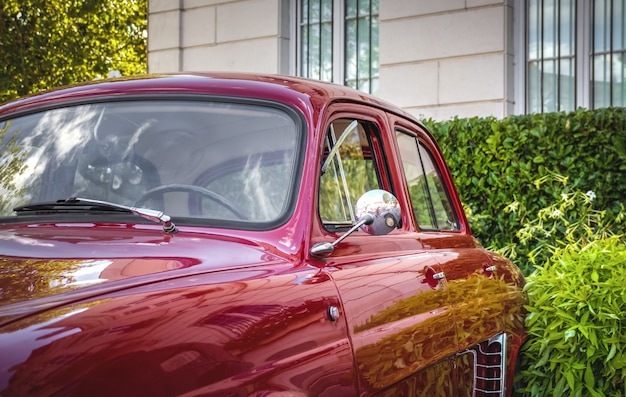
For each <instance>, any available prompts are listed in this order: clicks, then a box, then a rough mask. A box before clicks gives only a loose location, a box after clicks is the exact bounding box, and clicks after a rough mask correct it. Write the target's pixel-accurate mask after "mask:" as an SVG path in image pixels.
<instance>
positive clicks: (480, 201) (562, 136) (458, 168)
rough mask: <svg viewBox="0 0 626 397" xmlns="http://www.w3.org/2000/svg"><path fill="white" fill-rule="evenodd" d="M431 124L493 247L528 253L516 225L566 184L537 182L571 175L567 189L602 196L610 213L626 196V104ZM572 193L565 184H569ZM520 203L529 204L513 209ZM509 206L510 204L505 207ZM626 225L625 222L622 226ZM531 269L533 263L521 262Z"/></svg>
mask: <svg viewBox="0 0 626 397" xmlns="http://www.w3.org/2000/svg"><path fill="white" fill-rule="evenodd" d="M425 124H426V125H427V127H428V128H429V129H430V130H431V132H432V133H433V135H434V136H435V138H436V139H437V141H438V142H439V144H440V146H441V148H442V151H443V153H444V156H445V158H446V160H447V162H448V164H449V166H450V169H451V171H452V175H453V177H454V179H455V183H456V185H457V188H458V191H459V194H460V196H461V200H462V201H463V203H464V205H465V206H466V210H467V214H468V218H469V221H470V225H471V227H472V231H473V233H474V235H475V236H476V237H477V238H478V240H479V241H481V242H482V243H483V244H484V245H485V246H487V247H489V248H502V247H509V248H512V249H513V251H514V252H511V254H512V256H514V257H517V258H525V257H526V256H527V255H528V253H529V251H526V249H529V250H532V249H533V247H531V246H525V245H524V244H519V240H518V238H517V236H516V234H515V233H516V231H517V230H518V229H520V227H521V226H522V225H523V224H524V223H525V221H526V218H525V217H526V216H528V215H529V214H530V215H532V214H537V213H538V212H539V210H540V209H542V208H544V207H546V206H548V205H549V203H551V202H552V201H553V200H555V199H556V200H558V199H560V196H561V194H562V193H563V189H564V186H563V185H562V184H559V183H539V186H538V188H537V189H535V188H533V186H536V185H535V181H536V180H540V181H541V180H542V179H546V178H547V179H550V180H551V179H552V178H553V175H555V173H556V174H560V175H568V176H569V179H568V184H567V188H568V189H570V190H571V189H578V190H582V191H583V192H586V191H593V192H595V194H596V195H597V199H596V202H595V204H596V207H597V208H603V209H605V210H606V211H607V212H606V216H608V217H612V216H615V214H617V213H619V211H620V210H621V207H620V205H621V204H622V203H623V201H624V197H626V109H623V108H609V109H599V110H585V109H578V110H576V111H575V112H570V113H542V114H534V115H522V116H511V117H507V118H505V119H503V120H498V119H495V118H493V117H486V118H471V119H460V118H455V119H453V120H450V121H445V122H436V121H433V120H426V121H425ZM565 193H567V191H565ZM511 203H518V204H517V205H519V206H520V207H521V208H523V210H524V214H523V216H520V212H519V211H517V212H516V211H512V210H511V207H510V205H511ZM505 208H509V211H504V209H505ZM621 231H622V232H626V229H622V230H621ZM517 262H518V264H519V265H520V267H521V268H522V271H524V273H525V274H529V273H530V272H531V271H532V264H527V263H524V262H521V261H517Z"/></svg>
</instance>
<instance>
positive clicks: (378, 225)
mask: <svg viewBox="0 0 626 397" xmlns="http://www.w3.org/2000/svg"><path fill="white" fill-rule="evenodd" d="M354 213H355V215H356V219H357V221H359V220H361V219H363V218H365V217H366V216H367V215H371V216H372V217H373V219H374V220H373V221H372V222H371V223H365V224H363V225H361V230H363V231H364V232H365V233H367V234H371V235H374V236H380V235H383V234H387V233H389V232H391V231H392V230H393V229H396V228H397V227H399V226H400V220H401V219H402V218H401V213H400V204H398V199H397V198H396V197H395V196H394V195H393V194H391V193H389V192H388V191H386V190H381V189H376V190H370V191H369V192H366V193H365V194H363V195H362V196H361V197H360V198H359V200H358V201H357V202H356V205H355V206H354Z"/></svg>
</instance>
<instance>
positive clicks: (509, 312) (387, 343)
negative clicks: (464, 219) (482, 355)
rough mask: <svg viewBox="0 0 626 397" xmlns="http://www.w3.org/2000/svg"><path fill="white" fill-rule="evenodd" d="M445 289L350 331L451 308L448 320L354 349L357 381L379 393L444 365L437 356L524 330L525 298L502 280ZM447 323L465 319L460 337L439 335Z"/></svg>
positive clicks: (481, 279)
mask: <svg viewBox="0 0 626 397" xmlns="http://www.w3.org/2000/svg"><path fill="white" fill-rule="evenodd" d="M509 281H510V280H509ZM446 289H447V296H446V294H445V293H444V292H443V291H440V290H431V291H426V292H424V293H423V294H420V295H416V296H412V297H410V298H408V299H404V300H401V301H399V302H397V303H396V304H394V305H393V306H391V307H388V308H387V309H385V310H384V311H382V312H381V313H379V314H378V315H376V316H375V317H372V318H370V319H369V320H368V321H367V323H366V324H363V325H361V326H358V327H355V329H354V332H355V333H359V332H362V331H365V330H368V329H371V328H374V327H377V326H382V325H384V324H389V323H393V322H394V321H399V320H401V319H403V318H410V317H414V316H418V315H421V314H426V313H429V312H431V311H433V310H435V309H437V308H441V307H444V306H448V305H447V304H446V302H447V301H448V300H449V306H448V307H450V308H451V313H450V316H426V317H425V318H424V319H423V320H421V321H420V322H417V323H416V324H415V325H413V326H412V327H409V328H405V329H403V330H402V332H400V333H395V334H392V335H390V336H388V337H386V338H384V339H382V340H380V341H379V342H377V343H374V344H370V345H365V346H363V347H361V348H359V349H357V351H356V355H357V361H358V362H359V363H360V368H359V371H360V375H361V376H362V377H363V378H364V379H365V380H366V381H367V383H368V384H370V385H371V386H373V387H382V386H383V385H386V384H390V383H394V382H397V381H399V380H401V379H403V378H405V377H407V376H409V375H411V374H412V373H414V372H416V371H419V370H422V369H423V366H424V363H428V362H433V361H437V359H443V358H444V357H443V356H441V355H442V354H445V352H446V351H447V350H448V349H449V347H450V346H452V345H455V346H456V345H459V344H461V345H463V346H471V345H474V344H476V343H478V342H479V341H481V340H484V339H486V338H489V337H491V336H493V335H495V334H496V333H498V332H499V330H503V329H504V330H505V331H507V332H511V331H513V330H515V331H517V332H519V329H521V327H523V323H524V315H525V313H524V312H523V310H522V309H521V305H522V304H523V303H524V302H525V297H524V294H523V292H522V291H521V290H520V289H519V288H516V287H514V286H511V285H509V284H508V283H507V281H506V280H505V278H504V277H493V278H489V277H486V276H485V275H483V274H479V273H477V274H474V275H473V276H471V277H469V278H467V279H459V280H452V281H449V282H448V283H447V284H446ZM472 298H473V299H472ZM451 318H455V319H457V318H460V319H464V322H463V324H462V326H461V327H458V328H460V329H461V330H462V332H463V333H462V334H460V335H457V334H456V333H453V332H449V333H446V334H444V333H442V331H441V330H445V329H449V328H450V327H451V324H449V321H450V319H451ZM457 338H458V340H455V339H457ZM442 352H444V353H442ZM440 356H441V357H440ZM370 364H371V365H370ZM435 389H436V388H435ZM435 389H429V388H428V384H423V385H420V386H419V387H417V389H416V390H424V391H425V394H423V395H429V396H430V395H431V394H429V393H430V392H431V391H432V390H435Z"/></svg>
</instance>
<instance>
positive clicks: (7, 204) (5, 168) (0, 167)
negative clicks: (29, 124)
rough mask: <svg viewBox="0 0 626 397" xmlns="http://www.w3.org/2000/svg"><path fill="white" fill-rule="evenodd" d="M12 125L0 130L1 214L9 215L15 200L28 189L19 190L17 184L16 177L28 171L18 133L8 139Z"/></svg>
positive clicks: (6, 124) (6, 125)
mask: <svg viewBox="0 0 626 397" xmlns="http://www.w3.org/2000/svg"><path fill="white" fill-rule="evenodd" d="M10 125H11V123H10V122H7V123H5V125H4V126H3V127H2V128H1V129H0V147H1V148H2V154H1V157H0V213H2V214H8V213H10V212H11V211H12V208H13V206H15V204H16V203H15V200H16V198H18V197H21V196H23V195H24V194H25V192H26V188H25V187H21V188H18V187H17V185H16V184H15V177H16V176H17V175H21V174H22V173H24V171H25V170H26V168H27V167H26V165H25V164H24V159H25V157H26V155H27V153H26V150H24V149H23V148H21V147H20V145H19V144H18V143H17V136H18V133H15V134H13V136H11V137H10V138H9V137H7V136H6V135H7V132H8V130H9V127H10Z"/></svg>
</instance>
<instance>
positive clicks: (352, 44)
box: [344, 0, 378, 93]
mask: <svg viewBox="0 0 626 397" xmlns="http://www.w3.org/2000/svg"><path fill="white" fill-rule="evenodd" d="M345 10H346V11H345V13H346V17H345V54H346V59H345V63H344V84H345V85H347V86H350V87H355V88H358V89H359V90H362V91H365V92H370V93H371V92H373V89H372V81H373V80H374V79H376V78H377V77H378V0H358V1H357V0H352V1H346V9H345Z"/></svg>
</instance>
